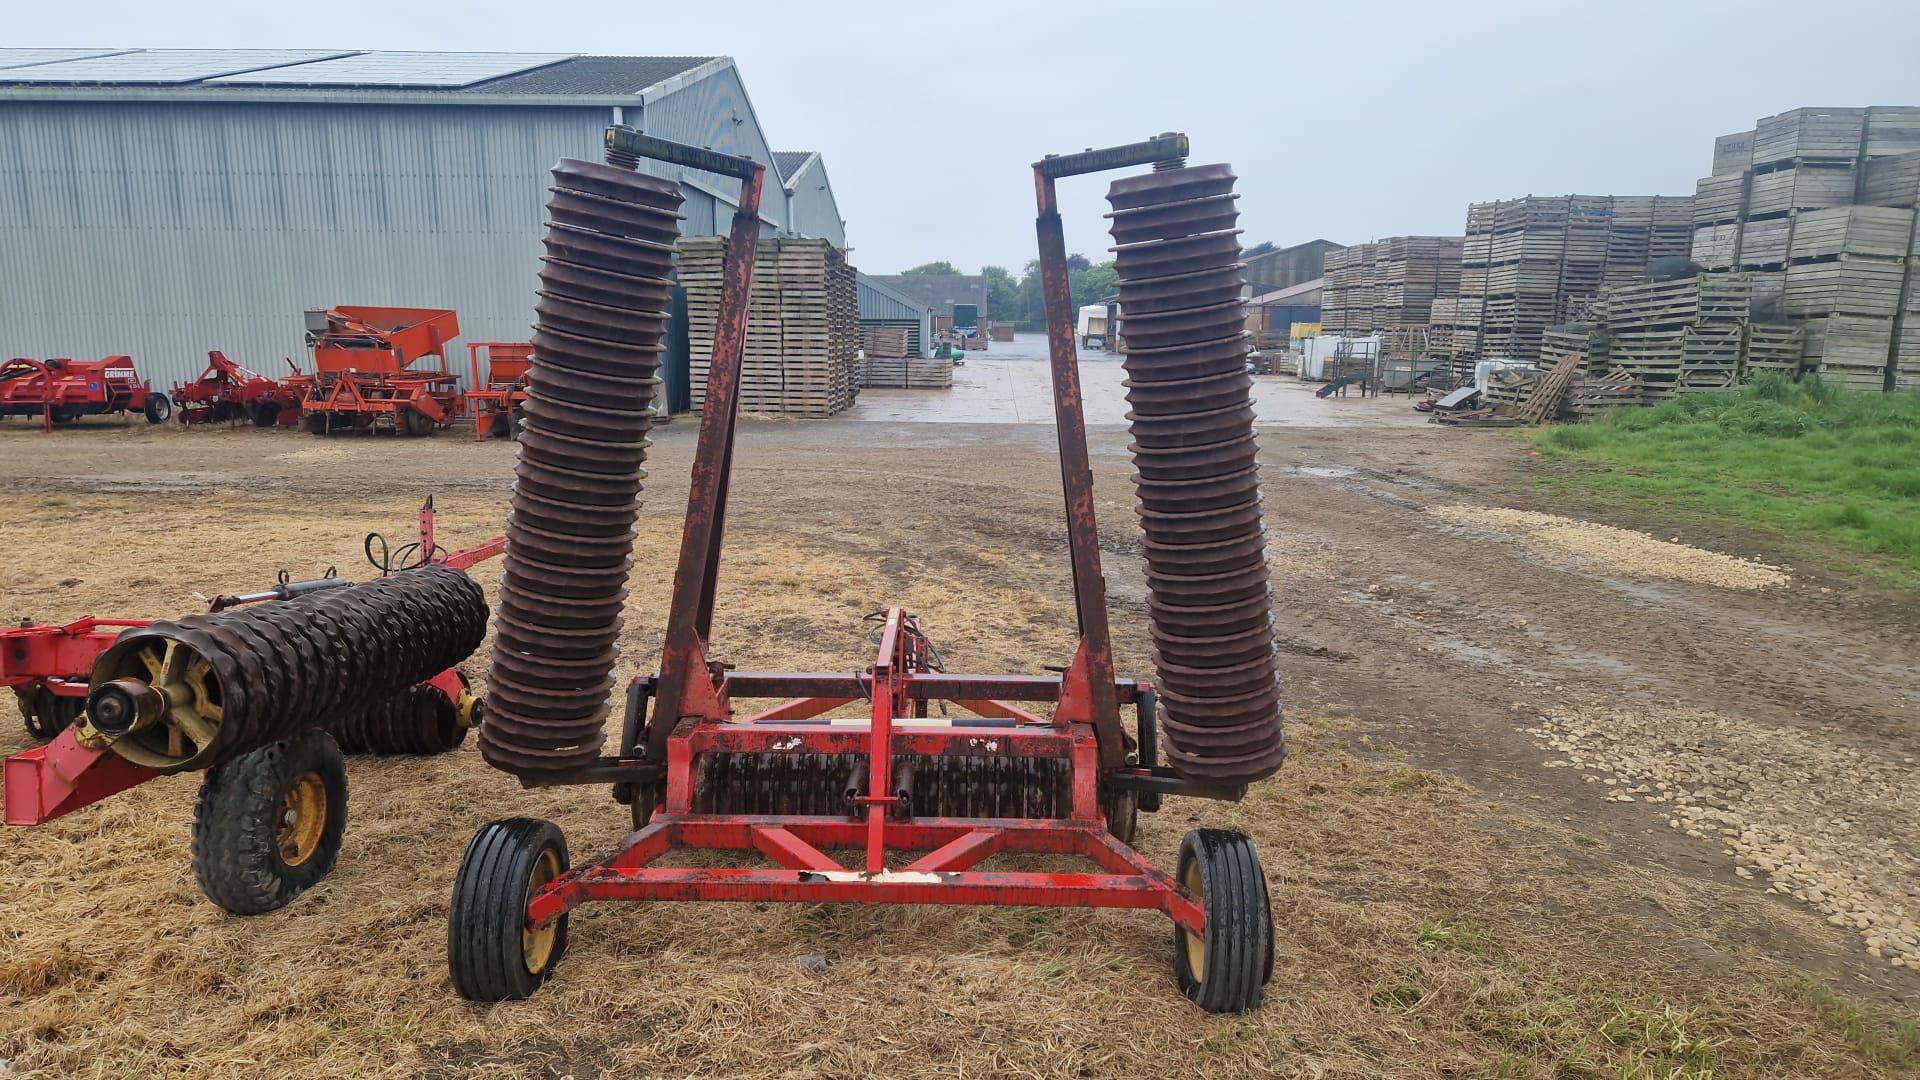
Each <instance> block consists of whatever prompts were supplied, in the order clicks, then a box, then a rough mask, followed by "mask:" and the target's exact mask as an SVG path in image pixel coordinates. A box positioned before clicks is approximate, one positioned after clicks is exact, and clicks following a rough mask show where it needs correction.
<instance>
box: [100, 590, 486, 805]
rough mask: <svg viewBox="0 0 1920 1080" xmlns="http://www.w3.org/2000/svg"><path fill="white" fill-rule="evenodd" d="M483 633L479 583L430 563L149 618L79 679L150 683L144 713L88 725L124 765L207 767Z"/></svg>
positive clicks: (468, 646)
mask: <svg viewBox="0 0 1920 1080" xmlns="http://www.w3.org/2000/svg"><path fill="white" fill-rule="evenodd" d="M486 631H487V598H486V595H485V594H484V593H482V592H481V590H480V586H479V585H478V584H477V583H475V582H474V580H473V579H472V578H470V577H468V576H467V575H466V574H465V573H463V572H461V571H459V570H450V569H448V568H446V567H444V566H423V567H420V568H418V569H414V570H406V571H403V572H401V573H398V574H395V575H393V576H391V577H384V578H376V579H375V580H373V581H369V582H366V583H364V584H361V585H349V586H345V587H342V588H338V589H328V590H325V591H322V592H315V593H308V594H306V595H304V596H298V597H295V598H293V599H291V600H284V601H278V602H274V603H266V604H260V605H257V606H253V607H244V608H235V609H233V610H230V611H222V612H217V613H213V614H207V615H189V616H187V617H186V618H183V619H177V620H172V621H162V622H156V623H153V624H151V625H149V626H145V627H140V628H137V629H132V630H128V631H126V632H125V633H123V634H121V635H120V636H119V637H118V638H116V639H115V640H114V643H113V645H112V646H111V647H109V648H108V649H107V650H106V651H105V652H103V653H101V654H100V656H99V657H98V658H97V659H96V660H95V661H94V666H93V673H92V683H93V687H94V689H95V691H96V693H97V692H98V691H100V690H101V689H103V688H104V687H106V686H107V684H109V683H115V684H118V685H128V683H127V682H125V680H133V681H137V683H138V684H140V685H142V686H143V687H145V688H149V694H148V696H150V697H151V696H153V695H157V697H158V702H159V711H158V713H157V716H155V717H154V718H152V719H151V720H150V721H148V722H144V723H140V724H137V725H133V726H132V729H131V730H127V731H126V732H125V733H124V734H118V733H117V732H118V730H119V729H118V727H114V726H111V725H102V726H101V730H102V731H109V730H110V727H111V729H112V731H113V732H114V738H113V741H112V743H111V746H112V749H113V750H114V752H115V753H117V754H119V755H120V756H121V757H123V758H126V759H127V760H129V761H132V762H134V763H135V764H138V765H145V766H147V767H149V768H152V769H155V770H156V771H159V772H162V773H175V772H184V771H187V770H190V769H205V768H210V767H212V766H214V765H218V764H220V763H221V762H223V761H229V760H232V759H233V758H235V757H238V756H240V755H241V754H244V753H247V752H249V751H252V750H257V749H259V748H260V747H263V746H266V745H267V744H269V743H273V742H278V741H279V740H281V739H285V738H288V737H290V736H293V735H297V734H299V733H300V732H302V731H306V730H308V729H309V728H316V727H317V728H324V729H327V730H329V731H335V730H339V731H342V732H343V733H344V731H345V728H346V727H348V726H352V725H353V724H354V723H356V722H357V718H358V717H359V716H361V715H363V714H365V713H367V712H368V710H370V709H375V708H377V707H380V706H381V704H382V703H383V702H386V701H389V700H392V699H394V698H396V697H399V696H402V695H405V694H406V693H407V692H408V688H409V687H411V686H413V685H414V684H415V683H419V682H422V681H424V680H426V679H430V678H432V677H433V676H435V675H437V674H439V673H440V672H442V671H445V670H446V669H448V668H450V667H453V666H454V665H456V664H458V663H460V662H461V661H462V660H465V659H466V658H467V657H468V656H471V655H472V654H473V651H474V650H475V649H477V648H479V647H480V642H481V639H482V638H484V637H485V636H486Z"/></svg>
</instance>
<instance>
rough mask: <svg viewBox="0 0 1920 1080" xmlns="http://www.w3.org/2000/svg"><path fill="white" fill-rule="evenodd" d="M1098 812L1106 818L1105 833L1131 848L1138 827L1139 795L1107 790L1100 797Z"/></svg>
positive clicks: (1135, 792) (1132, 792)
mask: <svg viewBox="0 0 1920 1080" xmlns="http://www.w3.org/2000/svg"><path fill="white" fill-rule="evenodd" d="M1100 811H1101V813H1102V814H1104V815H1105V816H1106V819H1107V831H1108V832H1110V833H1112V834H1113V838H1114V839H1115V840H1118V841H1120V842H1121V843H1123V844H1127V845H1129V846H1131V845H1132V844H1133V837H1134V834H1135V833H1136V832H1138V831H1139V825H1140V793H1139V792H1137V791H1120V790H1116V789H1109V790H1107V791H1106V792H1104V793H1103V794H1102V795H1101V797H1100Z"/></svg>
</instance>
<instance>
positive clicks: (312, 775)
mask: <svg viewBox="0 0 1920 1080" xmlns="http://www.w3.org/2000/svg"><path fill="white" fill-rule="evenodd" d="M326 831H327V785H326V782H325V781H323V780H321V779H320V774H319V773H317V772H303V773H301V774H300V775H299V776H296V777H294V779H293V783H292V784H290V785H289V786H288V787H287V793H286V794H285V795H283V796H281V797H280V824H279V827H278V829H277V830H276V832H275V836H274V839H275V840H276V841H277V842H278V843H279V846H280V861H281V862H284V863H286V864H287V865H288V866H299V865H301V864H302V863H304V862H306V861H307V860H308V859H311V858H313V853H314V852H316V851H318V850H320V836H321V834H323V833H325V832H326Z"/></svg>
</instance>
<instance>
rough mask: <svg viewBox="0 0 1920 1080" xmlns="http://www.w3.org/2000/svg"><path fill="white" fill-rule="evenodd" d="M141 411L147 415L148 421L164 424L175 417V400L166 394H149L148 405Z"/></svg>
mask: <svg viewBox="0 0 1920 1080" xmlns="http://www.w3.org/2000/svg"><path fill="white" fill-rule="evenodd" d="M140 411H141V412H143V413H145V414H146V415H147V423H149V424H164V423H166V422H167V421H168V420H169V419H171V418H172V417H173V402H171V401H168V400H167V395H165V394H148V395H147V404H146V407H145V408H143V409H141V410H140Z"/></svg>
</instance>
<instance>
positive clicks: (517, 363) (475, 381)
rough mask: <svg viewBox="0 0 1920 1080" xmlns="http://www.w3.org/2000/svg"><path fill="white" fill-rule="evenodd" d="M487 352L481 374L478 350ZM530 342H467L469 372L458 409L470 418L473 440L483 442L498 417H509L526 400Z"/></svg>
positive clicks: (530, 358) (531, 345) (531, 353)
mask: <svg viewBox="0 0 1920 1080" xmlns="http://www.w3.org/2000/svg"><path fill="white" fill-rule="evenodd" d="M482 349H485V350H486V351H487V368H486V375H485V377H484V378H483V377H482V376H481V374H480V350H482ZM532 358H533V343H532V342H527V341H469V342H467V367H468V368H469V370H470V372H471V374H470V377H469V380H468V382H467V392H466V393H465V394H463V395H461V398H460V411H461V412H463V413H465V414H466V415H468V416H470V417H472V418H473V441H475V442H482V441H484V440H485V439H486V437H487V433H488V431H489V430H490V429H491V428H492V427H493V421H494V420H495V418H497V417H502V416H508V417H510V416H512V414H513V410H514V407H515V406H517V405H520V404H522V403H523V402H525V401H526V400H527V370H528V368H529V366H530V365H531V363H532Z"/></svg>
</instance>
